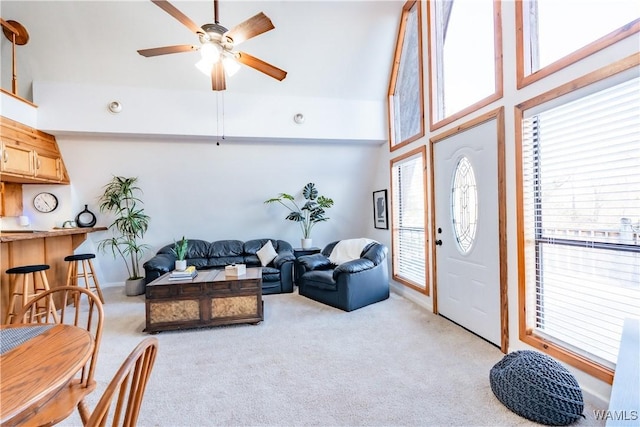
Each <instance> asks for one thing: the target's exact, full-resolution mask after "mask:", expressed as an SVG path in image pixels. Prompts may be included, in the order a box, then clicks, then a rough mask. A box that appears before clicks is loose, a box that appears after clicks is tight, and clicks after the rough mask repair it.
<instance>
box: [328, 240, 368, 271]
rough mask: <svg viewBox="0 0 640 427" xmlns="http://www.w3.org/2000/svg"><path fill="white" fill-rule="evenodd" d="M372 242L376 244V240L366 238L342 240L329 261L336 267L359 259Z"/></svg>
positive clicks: (334, 248)
mask: <svg viewBox="0 0 640 427" xmlns="http://www.w3.org/2000/svg"><path fill="white" fill-rule="evenodd" d="M372 242H375V240H371V239H366V238H361V239H347V240H340V241H339V242H338V243H336V245H335V246H334V247H333V250H332V251H331V254H330V255H329V261H331V262H332V263H333V264H335V265H340V264H342V263H343V262H347V261H351V260H354V259H358V258H360V254H361V253H362V250H363V249H364V247H365V246H367V245H368V244H369V243H372Z"/></svg>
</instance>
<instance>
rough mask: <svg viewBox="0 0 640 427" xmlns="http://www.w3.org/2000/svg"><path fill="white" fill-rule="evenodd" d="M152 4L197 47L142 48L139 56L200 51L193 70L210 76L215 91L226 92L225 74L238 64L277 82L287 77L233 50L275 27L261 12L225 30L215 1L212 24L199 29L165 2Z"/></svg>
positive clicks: (262, 62)
mask: <svg viewBox="0 0 640 427" xmlns="http://www.w3.org/2000/svg"><path fill="white" fill-rule="evenodd" d="M151 1H152V3H154V4H155V5H156V6H158V7H159V8H161V9H162V10H164V11H165V12H167V13H168V14H169V15H171V16H172V17H173V18H175V19H176V20H178V21H179V22H180V23H181V24H183V25H184V26H186V27H187V28H188V29H189V30H191V31H192V32H194V33H195V34H196V35H197V36H198V39H199V41H200V46H192V45H175V46H164V47H157V48H151V49H141V50H138V53H139V54H140V55H142V56H144V57H151V56H158V55H167V54H171V53H180V52H190V51H193V50H200V54H201V56H202V59H201V60H200V61H198V62H197V63H196V67H197V68H198V69H199V70H200V71H202V72H203V73H204V74H206V75H210V76H211V87H212V89H213V90H216V91H219V90H225V89H226V82H225V74H226V75H227V76H232V75H234V74H235V73H236V72H237V71H238V69H239V68H240V64H244V65H246V66H248V67H251V68H253V69H255V70H257V71H260V72H262V73H264V74H266V75H268V76H270V77H273V78H274V79H277V80H280V81H281V80H283V79H284V78H285V77H286V76H287V72H286V71H284V70H281V69H280V68H278V67H275V66H273V65H271V64H269V63H267V62H264V61H262V60H261V59H258V58H256V57H254V56H251V55H249V54H248V53H245V52H241V51H236V50H234V48H235V47H237V46H238V45H239V44H240V43H242V42H244V41H246V40H249V39H251V38H253V37H256V36H259V35H260V34H262V33H266V32H267V31H271V30H272V29H274V28H275V27H274V26H273V23H272V22H271V20H270V19H269V18H268V17H267V16H266V15H265V14H264V13H262V12H260V13H258V14H257V15H254V16H252V17H251V18H249V19H247V20H245V21H243V22H241V23H240V24H238V25H236V26H235V27H233V28H232V29H231V30H228V29H227V28H226V27H223V26H222V25H220V24H219V21H218V0H214V2H213V10H214V23H211V24H204V25H202V26H201V27H198V25H197V24H195V22H193V21H192V20H191V19H190V18H189V17H187V16H186V15H185V14H183V13H182V12H180V11H179V10H178V9H177V8H176V7H175V6H173V5H172V4H171V3H169V2H168V1H166V0H151Z"/></svg>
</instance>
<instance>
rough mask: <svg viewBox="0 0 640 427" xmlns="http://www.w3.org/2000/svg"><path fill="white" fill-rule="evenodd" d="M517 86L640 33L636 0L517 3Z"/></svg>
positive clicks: (547, 0) (541, 0) (525, 0)
mask: <svg viewBox="0 0 640 427" xmlns="http://www.w3.org/2000/svg"><path fill="white" fill-rule="evenodd" d="M516 12H517V21H518V22H517V24H516V27H517V28H518V34H517V51H518V56H519V57H521V58H522V60H520V61H517V64H518V87H523V86H525V85H527V84H529V83H532V82H534V81H536V80H539V79H540V78H542V77H544V76H547V75H549V74H551V73H553V72H555V71H557V70H559V69H561V68H564V67H566V66H567V65H569V64H572V63H574V62H576V61H578V60H580V59H582V58H585V57H587V56H588V55H591V54H592V53H594V52H596V51H598V50H600V49H603V48H605V47H607V46H609V45H611V44H613V43H615V42H617V41H619V40H621V39H623V38H625V37H629V36H630V35H632V34H634V33H637V32H638V31H640V19H639V18H640V7H638V2H637V0H614V1H608V2H602V1H580V2H577V1H558V0H523V1H519V2H516Z"/></svg>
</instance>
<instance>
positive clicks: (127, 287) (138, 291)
mask: <svg viewBox="0 0 640 427" xmlns="http://www.w3.org/2000/svg"><path fill="white" fill-rule="evenodd" d="M145 288H146V285H145V283H144V277H143V278H141V279H127V280H126V281H125V282H124V293H125V294H126V295H127V296H129V297H132V296H135V295H142V294H144V291H145Z"/></svg>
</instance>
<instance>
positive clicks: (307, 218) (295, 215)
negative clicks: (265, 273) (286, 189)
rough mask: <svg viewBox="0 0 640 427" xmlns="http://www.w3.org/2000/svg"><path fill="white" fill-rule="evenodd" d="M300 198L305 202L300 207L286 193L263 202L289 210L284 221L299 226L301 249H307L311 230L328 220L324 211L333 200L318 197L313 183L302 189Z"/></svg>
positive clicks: (293, 198)
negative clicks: (279, 205)
mask: <svg viewBox="0 0 640 427" xmlns="http://www.w3.org/2000/svg"><path fill="white" fill-rule="evenodd" d="M302 197H304V200H305V203H304V205H303V206H302V207H300V206H299V205H298V203H296V200H295V197H293V196H292V195H291V194H287V193H280V195H279V196H278V197H274V198H271V199H268V200H265V201H264V202H265V203H267V204H269V203H280V204H281V205H282V206H284V207H285V208H287V209H289V211H290V212H289V214H288V215H287V216H286V217H285V219H288V220H289V221H294V222H297V223H299V224H300V229H301V230H302V239H301V244H302V248H303V249H307V248H310V247H311V246H312V244H313V241H312V239H311V229H312V228H313V226H315V225H316V224H317V223H319V222H324V221H327V220H328V219H329V218H327V217H326V216H325V214H326V211H325V209H328V208H330V207H331V206H333V200H332V199H330V198H328V197H325V196H320V195H318V189H317V188H316V185H315V184H314V183H313V182H310V183H308V184H307V185H305V186H304V187H303V188H302Z"/></svg>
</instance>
